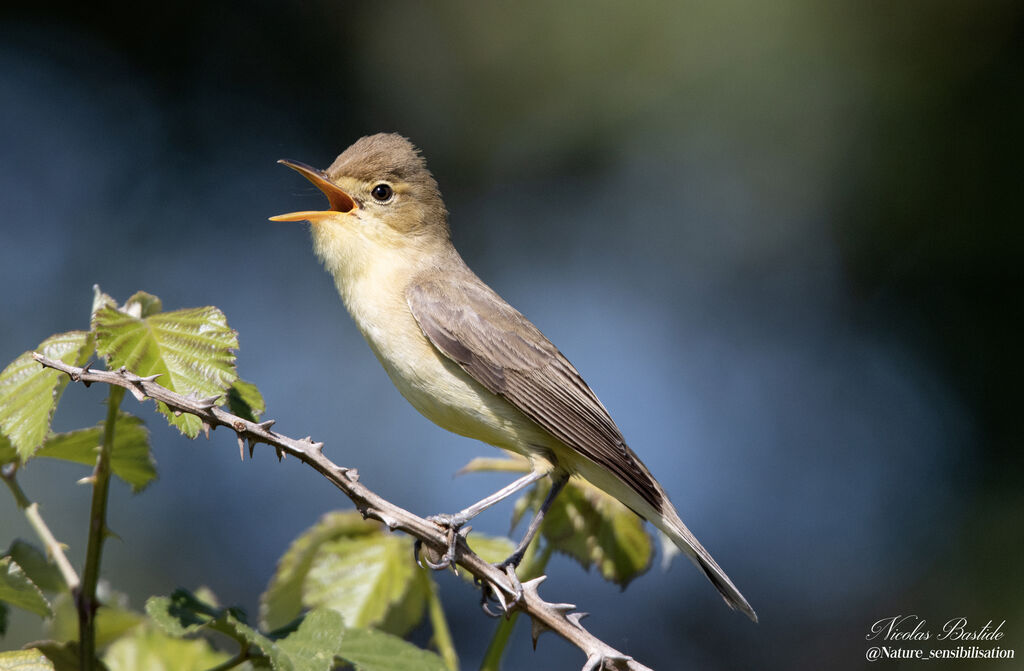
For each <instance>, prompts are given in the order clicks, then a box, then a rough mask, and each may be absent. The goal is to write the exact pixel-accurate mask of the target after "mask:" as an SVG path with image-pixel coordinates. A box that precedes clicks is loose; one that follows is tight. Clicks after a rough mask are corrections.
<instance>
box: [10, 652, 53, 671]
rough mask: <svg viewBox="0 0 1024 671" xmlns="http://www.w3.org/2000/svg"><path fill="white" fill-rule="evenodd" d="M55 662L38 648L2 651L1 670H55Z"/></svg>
mask: <svg viewBox="0 0 1024 671" xmlns="http://www.w3.org/2000/svg"><path fill="white" fill-rule="evenodd" d="M54 669H55V667H54V666H53V662H51V661H50V659H49V658H48V657H47V656H46V655H44V654H43V653H42V652H41V651H40V650H39V649H38V648H29V649H28V650H11V651H9V652H0V671H54Z"/></svg>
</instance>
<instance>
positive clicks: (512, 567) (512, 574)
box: [480, 472, 569, 617]
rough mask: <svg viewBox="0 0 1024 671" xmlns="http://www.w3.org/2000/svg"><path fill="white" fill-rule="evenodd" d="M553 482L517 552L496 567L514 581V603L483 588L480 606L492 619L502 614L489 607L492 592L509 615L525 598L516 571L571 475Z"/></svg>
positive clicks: (497, 591) (565, 474) (556, 477)
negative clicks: (509, 611) (509, 610)
mask: <svg viewBox="0 0 1024 671" xmlns="http://www.w3.org/2000/svg"><path fill="white" fill-rule="evenodd" d="M553 478H554V479H553V481H552V482H551V489H550V490H549V491H548V495H547V496H546V497H544V502H543V503H541V504H540V508H538V509H537V512H536V514H535V515H534V516H533V519H532V520H530V526H529V527H527V528H526V534H525V535H524V536H523V540H521V541H519V545H517V546H516V549H515V551H514V552H513V553H512V554H510V555H509V556H508V558H507V559H505V561H503V562H501V563H500V564H495V566H496V567H497V568H499V569H501V570H502V571H504V572H505V575H507V576H508V577H509V580H511V581H512V586H513V588H514V590H515V591H514V592H513V594H512V601H511V602H510V603H507V602H506V601H505V600H504V599H503V598H501V597H500V594H501V592H500V591H499V590H497V589H494V588H493V587H492V586H490V585H487V586H483V595H482V598H481V600H480V605H481V606H482V607H483V609H484V612H485V613H487V614H488V615H490V616H492V617H498V616H499V615H500V613H495V612H493V611H492V610H491V609H490V608H489V607H488V605H487V598H488V592H491V593H492V594H493V595H494V596H495V600H496V601H497V602H498V605H500V606H501V609H502V611H504V612H505V613H508V609H509V607H511V606H512V605H514V604H515V603H517V602H518V601H519V600H520V599H521V598H523V586H522V584H521V583H520V582H519V577H518V576H517V575H516V569H517V568H519V564H520V562H522V561H523V555H525V554H526V548H528V547H529V546H530V542H531V541H532V540H533V538H534V536H536V535H537V532H538V531H540V525H541V522H543V521H544V515H546V514H547V512H548V509H549V508H551V504H552V503H554V501H555V497H556V496H558V494H559V492H561V491H562V489H564V488H565V484H566V483H567V482H569V474H568V473H565V472H561V473H559V474H557V475H555V476H553Z"/></svg>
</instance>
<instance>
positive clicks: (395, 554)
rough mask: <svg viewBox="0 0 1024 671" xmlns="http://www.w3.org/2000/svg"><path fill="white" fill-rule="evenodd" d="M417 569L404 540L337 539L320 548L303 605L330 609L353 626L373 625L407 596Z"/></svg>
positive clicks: (377, 536)
mask: <svg viewBox="0 0 1024 671" xmlns="http://www.w3.org/2000/svg"><path fill="white" fill-rule="evenodd" d="M415 569H416V565H415V563H414V562H413V559H412V544H411V542H410V539H409V538H407V537H398V536H388V535H384V534H383V533H381V534H373V535H371V536H365V537H362V538H342V539H338V540H335V541H331V542H328V543H324V544H323V545H322V546H321V551H320V552H319V553H318V554H317V556H316V558H315V559H314V561H313V564H312V565H311V566H310V570H309V574H308V575H307V576H306V581H305V584H304V585H303V599H302V601H303V604H304V605H305V606H307V607H315V606H324V607H327V608H333V609H334V610H336V611H338V612H339V613H341V614H342V615H344V616H345V621H346V622H348V623H350V624H351V625H352V626H355V627H369V626H373V625H377V624H380V623H381V622H383V620H384V618H385V617H386V616H387V613H388V610H389V609H390V608H391V607H392V606H394V605H395V604H396V603H398V602H399V601H400V600H401V599H402V597H403V596H404V595H405V593H406V591H407V590H408V588H409V583H410V582H411V581H412V580H413V578H414V577H415V576H414V571H415ZM419 615H422V604H421V608H420V613H419ZM416 619H417V620H418V619H419V618H418V617H416Z"/></svg>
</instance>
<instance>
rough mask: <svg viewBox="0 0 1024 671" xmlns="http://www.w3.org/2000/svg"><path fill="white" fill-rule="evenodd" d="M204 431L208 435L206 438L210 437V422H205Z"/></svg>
mask: <svg viewBox="0 0 1024 671" xmlns="http://www.w3.org/2000/svg"><path fill="white" fill-rule="evenodd" d="M203 433H204V434H205V435H206V439H207V440H209V439H210V423H209V422H203Z"/></svg>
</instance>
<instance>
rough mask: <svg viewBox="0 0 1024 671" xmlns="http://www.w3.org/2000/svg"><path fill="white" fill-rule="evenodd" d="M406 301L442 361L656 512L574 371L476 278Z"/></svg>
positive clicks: (463, 275) (428, 282) (650, 482)
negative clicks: (602, 470)
mask: <svg viewBox="0 0 1024 671" xmlns="http://www.w3.org/2000/svg"><path fill="white" fill-rule="evenodd" d="M406 300H407V301H408V303H409V307H410V308H411V309H412V313H413V316H414V317H415V318H416V321H418V322H419V325H420V328H421V329H423V333H424V334H426V336H427V338H429V339H430V341H431V342H432V343H433V344H434V346H435V347H437V348H438V349H439V350H440V351H441V352H442V353H444V355H445V356H447V357H448V358H449V359H451V360H452V361H454V362H456V363H457V364H459V365H460V366H461V367H462V369H463V370H465V371H466V372H467V373H469V374H470V375H471V376H472V377H473V379H475V380H476V381H477V382H479V383H480V384H482V385H483V386H484V387H486V388H487V389H488V390H489V391H491V392H492V393H494V394H497V395H498V396H501V397H502V398H504V399H506V400H507V401H509V402H510V403H511V404H512V405H514V406H515V407H516V408H518V409H519V410H520V411H521V412H522V413H523V414H524V415H526V416H527V417H529V418H530V419H532V420H533V421H534V422H536V423H537V424H538V425H540V426H541V428H543V429H544V430H545V431H547V432H548V433H550V434H551V435H553V436H555V437H556V438H558V439H559V440H560V441H562V442H563V443H564V444H565V445H567V446H569V447H570V448H573V449H575V450H576V451H577V452H579V453H580V454H582V455H583V456H585V457H587V458H588V459H590V460H592V461H594V462H596V463H598V464H600V465H601V466H604V467H605V468H607V469H608V470H609V471H611V472H612V473H614V474H615V475H616V476H618V478H619V479H620V480H622V481H623V482H624V483H626V484H627V485H629V486H630V487H632V488H633V489H634V490H635V491H636V492H637V493H638V494H640V495H641V496H642V497H643V498H644V499H645V500H646V501H647V502H648V503H650V504H651V505H652V506H653V507H654V509H655V510H661V504H662V496H663V495H662V493H661V491H660V488H659V487H658V485H657V484H656V483H655V481H654V478H653V477H652V476H651V474H650V473H649V472H648V470H647V468H646V467H645V466H644V465H643V464H642V463H641V462H640V459H639V458H637V456H636V455H635V454H633V451H632V450H630V449H629V447H628V446H627V445H626V442H625V440H624V439H623V437H622V434H621V433H620V432H619V429H618V427H617V426H615V422H613V421H612V418H611V417H610V416H609V415H608V411H607V410H605V407H604V406H603V405H602V404H601V401H599V400H598V398H597V396H596V395H595V394H594V392H593V391H591V390H590V387H588V386H587V383H586V382H584V381H583V378H582V377H580V374H579V373H578V372H577V371H576V369H575V368H574V367H573V365H572V364H571V363H569V361H568V359H566V358H565V356H563V355H562V353H561V352H559V351H558V349H557V348H556V347H555V346H554V345H553V344H551V341H549V340H548V339H547V338H545V337H544V334H543V333H541V332H540V330H539V329H537V327H536V326H534V325H533V324H531V323H530V322H529V320H527V319H526V317H524V316H523V315H522V314H520V313H519V312H518V311H517V310H516V309H515V308H513V307H512V306H511V305H509V304H508V303H506V302H505V301H504V300H503V299H502V298H501V297H500V296H498V294H496V293H495V292H494V291H493V290H491V288H490V287H488V286H487V285H486V284H484V283H483V282H482V281H481V280H480V279H479V278H477V277H476V275H474V274H472V272H471V271H469V270H468V269H465V271H464V272H456V273H454V274H452V273H448V274H443V275H442V274H440V273H439V274H438V275H436V276H434V277H432V278H430V279H423V278H421V279H420V280H418V281H416V282H413V283H411V284H410V287H409V289H408V290H407V291H406Z"/></svg>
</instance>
